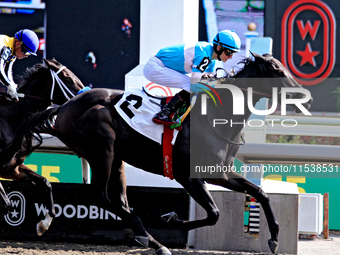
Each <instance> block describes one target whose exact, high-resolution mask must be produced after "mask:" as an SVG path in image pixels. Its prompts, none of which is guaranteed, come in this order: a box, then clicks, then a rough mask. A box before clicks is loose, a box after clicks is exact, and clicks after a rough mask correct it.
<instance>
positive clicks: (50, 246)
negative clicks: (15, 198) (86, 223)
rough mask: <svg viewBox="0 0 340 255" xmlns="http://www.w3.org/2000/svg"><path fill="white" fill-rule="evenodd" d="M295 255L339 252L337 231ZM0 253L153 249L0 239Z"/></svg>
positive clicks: (149, 254) (148, 253)
mask: <svg viewBox="0 0 340 255" xmlns="http://www.w3.org/2000/svg"><path fill="white" fill-rule="evenodd" d="M298 247H299V252H298V255H338V254H340V234H339V232H332V233H331V234H330V239H329V240H324V239H323V238H322V237H319V238H317V239H316V240H299V245H298ZM170 250H171V252H172V254H173V255H262V254H267V253H249V252H227V251H200V250H182V249H170ZM0 254H8V255H13V254H20V255H64V254H65V255H123V254H124V255H153V254H155V251H154V250H153V249H147V248H141V247H137V246H134V247H128V246H123V245H117V246H112V245H92V244H91V245H90V244H89V245H86V244H75V243H46V242H27V241H20V242H18V241H4V240H0Z"/></svg>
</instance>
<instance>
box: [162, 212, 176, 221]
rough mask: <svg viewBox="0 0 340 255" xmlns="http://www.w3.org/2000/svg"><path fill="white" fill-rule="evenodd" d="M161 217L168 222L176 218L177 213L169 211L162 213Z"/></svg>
mask: <svg viewBox="0 0 340 255" xmlns="http://www.w3.org/2000/svg"><path fill="white" fill-rule="evenodd" d="M161 217H162V219H163V220H165V221H166V222H169V221H170V220H171V219H172V218H174V219H175V220H176V219H178V215H177V213H175V212H170V213H166V214H163V215H162V216H161Z"/></svg>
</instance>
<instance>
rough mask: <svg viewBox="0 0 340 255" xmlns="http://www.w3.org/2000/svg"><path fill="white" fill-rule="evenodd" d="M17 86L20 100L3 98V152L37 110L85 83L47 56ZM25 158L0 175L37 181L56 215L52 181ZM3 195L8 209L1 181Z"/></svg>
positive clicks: (16, 159) (0, 131)
mask: <svg viewBox="0 0 340 255" xmlns="http://www.w3.org/2000/svg"><path fill="white" fill-rule="evenodd" d="M18 87H19V90H18V93H21V94H22V98H20V100H19V102H16V103H14V102H9V101H6V100H1V101H0V123H1V124H0V151H1V150H2V149H3V148H5V147H6V146H7V145H8V144H9V143H10V142H11V141H12V140H13V138H14V137H15V134H16V133H17V132H18V130H19V128H20V127H21V125H22V124H23V123H24V122H25V121H26V120H27V119H29V118H30V117H32V115H33V114H34V113H37V112H39V111H43V110H45V109H46V108H47V107H48V106H50V105H51V104H58V105H61V104H63V103H65V102H66V101H68V100H69V99H71V98H73V97H74V96H75V95H77V92H79V91H80V90H81V89H82V88H84V85H83V84H82V82H81V81H80V80H79V79H78V78H77V76H75V75H74V74H73V73H72V72H71V71H70V70H69V69H68V68H66V67H65V66H63V65H62V64H60V63H59V62H58V61H56V60H55V59H53V60H46V59H44V63H39V64H36V65H35V66H33V67H31V68H28V69H27V70H26V71H25V73H24V74H23V76H22V77H20V83H19V85H18ZM3 99H4V98H3ZM13 155H14V154H13ZM24 160H25V157H18V156H16V157H13V158H12V160H11V162H10V163H9V164H8V165H7V166H6V167H4V166H0V177H2V178H5V179H12V180H23V181H28V182H34V183H36V184H37V185H38V186H40V187H42V188H43V189H44V190H45V191H46V192H44V194H46V195H47V197H46V200H47V201H49V202H48V210H49V212H50V215H51V217H54V204H53V197H52V188H51V185H50V183H49V182H48V181H47V180H46V178H44V177H42V176H40V175H38V174H37V173H35V172H34V171H32V170H31V169H29V168H28V167H27V166H25V165H24V164H23V162H24ZM0 194H1V197H2V199H0V205H1V206H0V207H1V209H2V210H3V211H4V212H6V210H8V208H9V207H10V201H9V199H8V197H7V195H6V193H5V190H4V188H3V186H2V185H1V183H0ZM41 231H42V232H43V231H44V230H43V229H42V230H41ZM39 234H42V233H41V232H40V233H39Z"/></svg>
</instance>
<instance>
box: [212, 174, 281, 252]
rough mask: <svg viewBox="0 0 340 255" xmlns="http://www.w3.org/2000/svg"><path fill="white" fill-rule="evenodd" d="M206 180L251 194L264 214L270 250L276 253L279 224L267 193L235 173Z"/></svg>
mask: <svg viewBox="0 0 340 255" xmlns="http://www.w3.org/2000/svg"><path fill="white" fill-rule="evenodd" d="M206 181H207V182H209V183H211V184H215V185H219V186H222V187H224V188H227V189H231V190H234V191H238V192H242V193H247V194H249V195H251V196H253V197H254V198H255V199H256V200H257V201H258V202H259V203H260V204H261V206H262V208H263V211H264V213H265V215H266V219H267V222H268V227H269V231H270V234H271V239H270V240H269V241H268V244H269V247H270V249H271V251H272V252H273V253H276V251H277V248H278V234H279V224H278V223H277V222H276V220H275V217H274V213H273V211H272V208H271V206H270V203H269V197H268V195H267V194H266V193H265V192H264V191H263V190H262V189H261V188H260V187H258V186H257V185H255V184H254V183H252V182H250V181H248V180H247V179H246V178H244V177H242V176H241V175H238V174H236V173H228V179H227V178H225V179H224V178H219V179H207V180H206Z"/></svg>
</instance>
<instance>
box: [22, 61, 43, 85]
mask: <svg viewBox="0 0 340 255" xmlns="http://www.w3.org/2000/svg"><path fill="white" fill-rule="evenodd" d="M43 69H44V70H47V69H48V68H47V67H46V66H45V65H44V64H43V63H38V64H36V65H34V66H32V67H28V68H26V70H25V72H24V73H23V74H22V75H18V76H16V77H17V79H18V81H19V84H18V88H21V87H23V86H25V85H26V84H27V83H30V82H32V81H34V80H37V78H38V77H39V75H41V70H43Z"/></svg>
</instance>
